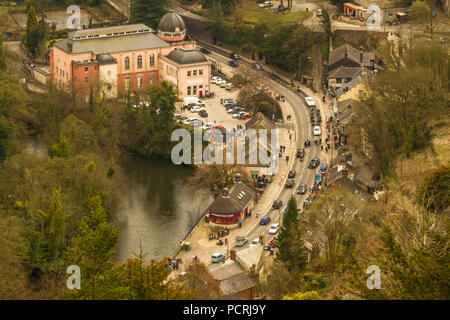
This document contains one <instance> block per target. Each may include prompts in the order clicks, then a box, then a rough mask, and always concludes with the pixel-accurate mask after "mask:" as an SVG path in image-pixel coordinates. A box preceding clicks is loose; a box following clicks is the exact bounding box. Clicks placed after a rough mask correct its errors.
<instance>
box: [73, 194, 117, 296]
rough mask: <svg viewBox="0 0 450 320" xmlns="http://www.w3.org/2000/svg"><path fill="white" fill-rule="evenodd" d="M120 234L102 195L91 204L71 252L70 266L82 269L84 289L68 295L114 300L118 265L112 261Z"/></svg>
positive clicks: (82, 286)
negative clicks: (113, 280)
mask: <svg viewBox="0 0 450 320" xmlns="http://www.w3.org/2000/svg"><path fill="white" fill-rule="evenodd" d="M118 238H119V231H118V229H117V228H115V227H114V226H113V225H112V224H111V223H110V222H109V221H108V216H107V213H106V210H105V209H104V208H103V203H102V199H101V197H100V196H95V197H92V198H91V200H90V201H89V205H88V208H87V213H86V216H85V217H84V218H83V220H82V221H81V222H80V234H79V235H78V236H77V237H76V238H75V239H74V241H73V247H72V248H70V249H69V250H68V252H67V259H68V261H69V263H71V264H75V265H77V266H79V267H80V270H81V289H80V290H72V291H70V292H68V293H67V294H66V295H67V297H69V298H75V299H102V298H110V297H109V296H108V295H109V294H110V292H109V291H108V288H110V286H111V283H110V282H109V280H108V279H109V278H111V274H113V269H114V265H113V263H112V262H111V259H112V257H114V255H115V254H116V252H115V250H114V247H115V245H116V243H117V240H118Z"/></svg>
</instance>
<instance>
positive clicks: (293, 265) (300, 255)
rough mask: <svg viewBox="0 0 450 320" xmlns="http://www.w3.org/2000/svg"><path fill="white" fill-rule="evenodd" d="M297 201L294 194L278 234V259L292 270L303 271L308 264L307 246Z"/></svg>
mask: <svg viewBox="0 0 450 320" xmlns="http://www.w3.org/2000/svg"><path fill="white" fill-rule="evenodd" d="M297 216H298V209H297V201H296V200H295V198H294V197H293V196H291V198H290V199H289V202H288V212H287V213H286V214H285V215H284V217H283V223H282V226H281V229H280V233H279V235H278V241H279V242H278V250H277V259H278V260H280V261H281V262H282V263H283V264H284V265H285V266H286V268H287V269H288V270H289V271H291V272H295V273H298V272H301V271H303V270H304V268H305V266H306V264H307V253H306V248H305V246H304V243H303V239H302V232H301V228H300V226H299V224H298V222H297Z"/></svg>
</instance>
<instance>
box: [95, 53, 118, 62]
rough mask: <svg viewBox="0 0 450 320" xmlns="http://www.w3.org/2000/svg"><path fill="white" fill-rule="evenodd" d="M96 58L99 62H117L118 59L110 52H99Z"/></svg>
mask: <svg viewBox="0 0 450 320" xmlns="http://www.w3.org/2000/svg"><path fill="white" fill-rule="evenodd" d="M95 59H96V60H97V61H98V62H116V59H114V58H113V57H111V56H110V55H109V54H98V55H97V56H96V57H95Z"/></svg>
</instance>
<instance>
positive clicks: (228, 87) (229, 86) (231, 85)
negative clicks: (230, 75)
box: [225, 82, 233, 90]
mask: <svg viewBox="0 0 450 320" xmlns="http://www.w3.org/2000/svg"><path fill="white" fill-rule="evenodd" d="M225 89H226V90H231V89H233V84H232V83H231V82H228V83H227V85H226V88H225Z"/></svg>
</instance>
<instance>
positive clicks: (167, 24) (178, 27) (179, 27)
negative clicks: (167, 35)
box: [158, 10, 186, 32]
mask: <svg viewBox="0 0 450 320" xmlns="http://www.w3.org/2000/svg"><path fill="white" fill-rule="evenodd" d="M185 29H186V24H185V23H184V20H183V18H181V17H180V15H179V14H177V13H175V12H174V11H173V10H170V11H169V12H167V13H166V14H165V15H164V16H163V17H162V18H161V21H159V25H158V30H159V31H163V32H181V31H183V30H185Z"/></svg>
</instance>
